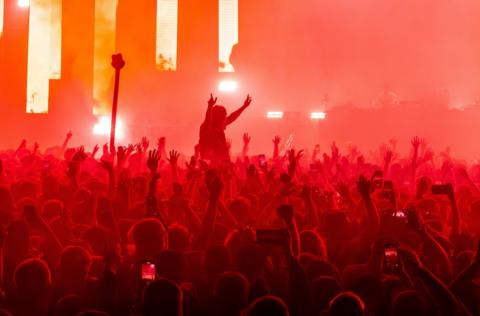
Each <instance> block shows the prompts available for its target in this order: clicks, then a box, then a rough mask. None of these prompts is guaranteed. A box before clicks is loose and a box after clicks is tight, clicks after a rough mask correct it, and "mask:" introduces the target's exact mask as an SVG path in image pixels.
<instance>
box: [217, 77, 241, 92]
mask: <svg viewBox="0 0 480 316" xmlns="http://www.w3.org/2000/svg"><path fill="white" fill-rule="evenodd" d="M237 88H238V83H237V82H236V81H234V80H222V81H220V83H219V84H218V91H220V92H235V91H237Z"/></svg>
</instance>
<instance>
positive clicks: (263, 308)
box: [246, 295, 289, 316]
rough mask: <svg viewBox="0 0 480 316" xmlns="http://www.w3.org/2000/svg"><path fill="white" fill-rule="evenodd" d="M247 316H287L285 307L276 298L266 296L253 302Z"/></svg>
mask: <svg viewBox="0 0 480 316" xmlns="http://www.w3.org/2000/svg"><path fill="white" fill-rule="evenodd" d="M246 314H247V315H248V316H288V315H289V313H288V307H287V305H286V304H285V303H284V302H283V301H282V300H281V299H280V298H278V297H275V296H272V295H267V296H263V297H260V298H258V299H257V300H255V301H254V302H253V303H252V304H250V306H249V307H248V309H247V313H246Z"/></svg>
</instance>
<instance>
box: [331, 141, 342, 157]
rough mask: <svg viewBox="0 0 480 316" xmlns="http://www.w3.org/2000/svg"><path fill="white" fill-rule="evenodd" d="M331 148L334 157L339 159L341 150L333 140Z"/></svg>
mask: <svg viewBox="0 0 480 316" xmlns="http://www.w3.org/2000/svg"><path fill="white" fill-rule="evenodd" d="M330 148H331V149H332V159H333V160H337V159H338V158H339V157H340V151H339V150H338V147H337V144H336V143H335V142H333V143H332V145H331V146H330Z"/></svg>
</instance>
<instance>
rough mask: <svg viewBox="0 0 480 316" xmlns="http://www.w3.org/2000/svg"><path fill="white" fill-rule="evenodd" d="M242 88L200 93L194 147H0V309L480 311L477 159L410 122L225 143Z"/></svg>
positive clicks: (59, 314) (70, 312) (27, 315)
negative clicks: (220, 96) (264, 151)
mask: <svg viewBox="0 0 480 316" xmlns="http://www.w3.org/2000/svg"><path fill="white" fill-rule="evenodd" d="M250 102H251V99H250V98H249V97H247V100H246V101H245V104H244V106H243V107H242V108H241V109H240V110H239V111H240V112H236V113H234V115H235V116H234V117H232V116H227V115H226V111H225V110H224V109H223V110H222V109H221V107H219V106H217V105H215V103H216V99H214V98H213V97H211V99H210V100H209V110H207V116H206V119H205V122H204V124H203V125H202V129H201V133H200V134H201V135H200V142H199V145H197V146H196V147H195V154H194V155H192V156H191V157H187V156H184V155H181V154H179V153H178V152H176V151H173V150H172V151H169V152H167V150H166V140H165V139H164V138H160V139H159V140H158V143H157V144H154V145H152V144H150V143H149V141H148V140H147V139H146V138H143V139H142V140H141V141H140V142H139V143H138V144H132V145H128V146H125V147H122V146H118V147H114V146H112V147H111V148H110V147H109V146H108V145H105V146H103V149H100V148H99V147H98V146H95V148H93V150H91V151H90V150H86V149H85V148H83V147H81V148H71V147H70V146H69V141H70V138H71V137H72V134H71V133H69V134H68V135H67V137H66V139H65V141H64V143H63V145H61V146H58V147H52V148H49V149H47V150H40V148H39V146H38V145H37V144H34V145H33V146H29V145H28V146H27V143H26V141H23V142H22V143H21V144H20V146H19V147H18V148H17V149H16V150H7V151H1V152H0V227H1V234H0V246H1V247H0V249H1V252H0V285H1V290H2V297H1V300H0V308H1V311H0V315H2V316H3V315H15V316H32V315H38V316H47V315H54V316H74V315H111V316H116V315H118V316H123V315H125V316H129V315H143V316H153V315H158V316H174V315H175V316H180V315H185V316H188V315H212V316H227V315H245V316H248V315H249V316H260V315H264V316H286V315H298V316H310V315H330V316H340V315H341V316H350V315H352V316H367V315H376V316H382V315H386V316H423V315H425V316H427V315H445V316H453V315H480V287H479V282H478V281H479V280H480V279H477V277H478V276H480V273H479V272H480V251H479V250H478V249H477V247H478V242H477V239H478V234H479V233H480V187H479V184H480V164H478V163H477V162H468V163H467V162H465V161H459V160H455V159H454V158H452V157H451V156H450V154H449V153H448V152H443V153H437V154H434V153H433V151H432V150H431V149H430V148H429V146H428V143H427V142H426V141H425V140H423V139H419V138H414V139H413V140H412V141H411V151H410V153H409V154H407V155H401V154H399V153H398V152H397V149H396V146H397V143H396V141H395V140H392V141H390V142H388V143H387V144H382V145H381V146H379V148H378V150H377V151H376V152H372V153H368V154H365V155H364V154H362V153H361V152H360V151H359V150H358V149H357V148H356V147H354V146H349V148H348V150H345V152H341V151H340V150H339V148H338V147H337V146H336V145H335V144H332V146H331V148H327V149H324V148H320V146H318V145H317V146H315V147H314V148H313V149H312V150H309V151H302V150H295V149H293V148H289V144H285V143H284V142H282V140H281V138H280V137H278V136H277V137H275V138H274V139H273V144H272V149H271V152H272V154H271V155H267V156H265V155H256V156H255V155H250V154H249V149H248V147H249V143H250V142H251V137H250V136H249V135H247V134H246V135H244V137H243V140H242V141H243V150H242V152H241V153H240V154H238V155H232V154H230V152H229V151H230V144H228V142H227V141H226V138H225V135H224V130H225V128H226V126H227V125H228V124H229V123H231V122H233V121H234V120H235V119H236V118H237V117H238V116H239V115H240V113H241V111H243V110H244V109H245V108H246V107H248V105H249V104H250ZM212 122H213V123H212ZM215 122H216V123H215ZM215 124H216V125H215ZM268 151H270V150H268Z"/></svg>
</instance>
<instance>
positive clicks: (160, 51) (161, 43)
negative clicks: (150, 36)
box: [157, 0, 178, 70]
mask: <svg viewBox="0 0 480 316" xmlns="http://www.w3.org/2000/svg"><path fill="white" fill-rule="evenodd" d="M177 31H178V0H157V68H158V69H159V70H175V69H177Z"/></svg>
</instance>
